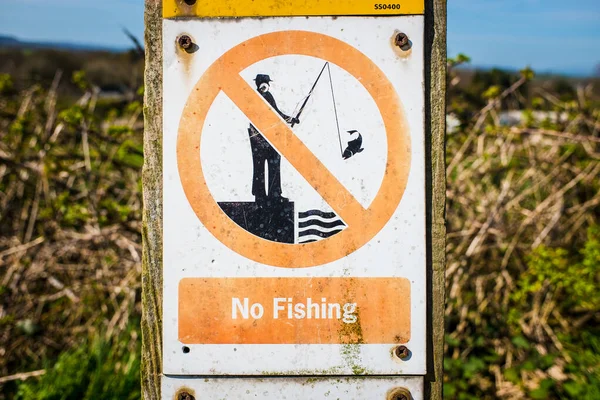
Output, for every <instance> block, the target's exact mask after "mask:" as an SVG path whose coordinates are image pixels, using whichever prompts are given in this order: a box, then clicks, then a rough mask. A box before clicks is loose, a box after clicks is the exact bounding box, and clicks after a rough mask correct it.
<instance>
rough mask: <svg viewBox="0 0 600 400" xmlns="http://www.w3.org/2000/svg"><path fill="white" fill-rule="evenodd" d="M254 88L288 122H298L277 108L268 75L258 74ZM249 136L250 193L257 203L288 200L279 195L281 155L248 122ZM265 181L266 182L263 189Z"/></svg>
mask: <svg viewBox="0 0 600 400" xmlns="http://www.w3.org/2000/svg"><path fill="white" fill-rule="evenodd" d="M254 82H255V83H256V90H257V91H258V93H260V94H261V96H262V97H263V98H264V99H265V100H266V101H267V103H269V105H270V106H271V107H273V109H274V110H275V111H276V112H277V114H279V115H280V116H281V118H283V119H284V120H285V122H287V123H288V124H299V123H300V121H299V120H298V118H294V117H290V116H288V115H286V114H284V113H283V112H281V111H280V110H279V108H278V107H277V103H276V102H275V98H274V97H273V94H271V92H270V85H269V83H270V82H272V81H271V78H270V77H269V75H265V74H258V75H256V78H255V79H254ZM248 134H249V136H250V148H251V149H252V163H253V174H252V195H254V198H255V199H256V202H257V203H261V204H262V203H265V202H266V201H267V200H275V201H279V202H286V201H288V199H287V198H285V197H283V196H282V195H281V155H280V154H279V153H278V152H277V150H275V149H274V148H273V146H271V144H270V143H269V142H268V141H267V140H266V139H265V138H264V136H263V135H262V134H261V133H260V132H259V131H258V129H256V127H255V126H254V125H252V124H250V127H249V128H248ZM265 162H266V163H267V175H268V176H267V177H265ZM265 182H266V183H267V185H266V189H265Z"/></svg>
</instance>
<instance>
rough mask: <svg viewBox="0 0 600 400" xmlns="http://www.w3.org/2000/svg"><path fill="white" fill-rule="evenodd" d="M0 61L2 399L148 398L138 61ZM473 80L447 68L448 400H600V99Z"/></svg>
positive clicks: (531, 80)
mask: <svg viewBox="0 0 600 400" xmlns="http://www.w3.org/2000/svg"><path fill="white" fill-rule="evenodd" d="M3 51H4V50H3ZM0 59H1V60H2V61H1V62H0V137H1V139H2V140H1V141H0V397H3V398H7V399H12V398H17V399H92V398H106V399H134V398H139V397H140V391H139V351H140V346H139V341H140V338H139V327H138V322H139V316H140V272H141V266H140V250H141V249H140V245H139V243H140V233H139V232H140V229H141V224H140V220H141V196H140V189H141V188H140V170H141V166H142V163H143V154H142V147H141V143H142V124H141V111H142V104H141V95H142V94H143V88H142V86H141V85H142V82H141V77H142V65H141V61H140V60H139V57H137V56H136V55H135V53H124V54H120V55H117V54H109V53H65V52H48V51H32V50H28V51H26V52H18V51H17V52H16V53H15V51H14V50H13V53H6V52H5V53H3V54H2V57H0ZM466 62H468V57H466V56H462V55H461V56H459V57H457V58H456V59H453V60H449V67H450V74H449V79H448V87H449V90H448V96H449V97H448V104H449V107H448V112H449V115H450V117H449V129H448V135H447V165H448V169H447V176H448V192H447V198H448V207H447V224H448V243H447V257H448V263H447V308H446V314H447V316H446V332H447V337H446V358H445V362H444V365H445V371H446V375H445V384H444V392H445V395H446V398H448V399H523V398H525V399H527V398H530V399H550V398H557V399H597V398H600V370H599V367H598V366H599V365H600V356H599V354H600V335H599V333H600V332H599V330H600V327H599V315H600V314H599V307H600V301H599V300H600V298H599V297H600V295H599V294H598V291H597V287H598V283H599V282H598V281H599V278H600V273H599V268H600V228H599V227H598V225H599V222H600V221H599V217H600V179H598V176H599V173H600V107H599V105H600V96H599V89H598V88H599V86H600V85H599V83H600V82H599V81H598V79H592V78H590V79H572V78H561V77H535V76H534V74H533V71H530V70H523V71H521V72H520V73H512V72H506V71H499V70H490V71H471V70H469V69H464V68H462V67H461V64H465V63H466Z"/></svg>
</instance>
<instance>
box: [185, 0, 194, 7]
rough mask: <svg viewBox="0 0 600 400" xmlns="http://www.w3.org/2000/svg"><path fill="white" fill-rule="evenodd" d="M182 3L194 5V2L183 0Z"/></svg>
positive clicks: (192, 0)
mask: <svg viewBox="0 0 600 400" xmlns="http://www.w3.org/2000/svg"><path fill="white" fill-rule="evenodd" d="M183 2H184V3H185V4H187V5H188V6H193V5H194V4H196V0H183Z"/></svg>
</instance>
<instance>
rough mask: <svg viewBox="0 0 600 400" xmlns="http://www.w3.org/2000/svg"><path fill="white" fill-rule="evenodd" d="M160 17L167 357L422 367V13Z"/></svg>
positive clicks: (206, 371)
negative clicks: (276, 16)
mask: <svg viewBox="0 0 600 400" xmlns="http://www.w3.org/2000/svg"><path fill="white" fill-rule="evenodd" d="M163 28H164V32H163V34H164V134H163V168H164V186H163V190H164V199H163V200H164V202H163V204H164V243H163V246H164V258H163V262H164V311H163V315H164V319H163V324H164V339H163V340H164V343H163V345H164V357H163V370H164V373H165V374H172V375H272V374H278V375H352V374H358V375H371V374H373V375H400V374H409V375H421V374H425V372H426V357H425V350H426V345H425V344H426V266H425V252H426V246H425V149H424V114H423V110H424V91H423V16H422V15H413V16H391V17H386V18H373V17H337V18H334V17H310V18H305V17H279V18H266V19H251V18H243V19H236V20H231V19H229V20H227V19H225V20H223V19H191V20H190V19H185V20H179V19H173V20H171V19H165V20H164V25H163ZM399 38H404V39H403V40H404V42H403V43H399V41H400V39H399ZM399 46H400V47H402V48H400V47H399ZM165 385H166V386H165V388H166V389H169V390H171V389H170V388H171V386H169V385H170V383H169V382H167V383H165ZM224 385H226V383H224ZM365 385H366V386H364V388H363V389H364V390H370V389H368V388H367V386H368V385H367V384H366V383H365ZM238 389H239V390H242V389H240V388H238ZM238 389H236V390H238ZM202 390H203V391H204V390H205V388H204V387H203V388H202ZM361 390H362V389H361ZM381 390H383V391H384V392H385V390H384V389H381ZM240 393H241V392H240ZM340 393H342V392H340ZM234 397H235V396H234ZM271 397H272V398H282V397H279V396H278V395H274V396H271ZM317 397H318V396H317ZM264 398H267V397H264ZM313 398H314V397H313ZM355 398H361V397H360V396H358V397H355Z"/></svg>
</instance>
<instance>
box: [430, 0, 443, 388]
mask: <svg viewBox="0 0 600 400" xmlns="http://www.w3.org/2000/svg"><path fill="white" fill-rule="evenodd" d="M446 15H447V14H446V0H426V1H425V46H426V47H425V132H426V137H425V140H426V145H427V146H426V147H427V149H428V151H430V153H429V154H428V158H427V164H426V167H427V169H428V170H427V173H426V177H427V185H426V187H427V192H426V194H427V206H428V209H427V233H428V241H427V242H428V263H427V264H428V265H427V271H428V286H429V289H430V293H429V296H428V297H429V307H428V315H427V321H428V324H429V327H430V328H429V329H428V331H429V333H430V334H431V337H430V339H429V349H430V350H429V354H428V358H429V361H428V365H427V370H428V376H427V377H426V379H425V396H426V398H429V399H431V400H440V399H442V398H443V392H442V390H443V378H444V310H445V275H446V140H445V139H446Z"/></svg>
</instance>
